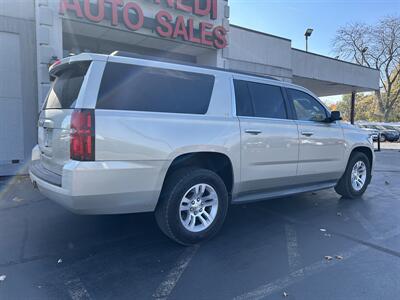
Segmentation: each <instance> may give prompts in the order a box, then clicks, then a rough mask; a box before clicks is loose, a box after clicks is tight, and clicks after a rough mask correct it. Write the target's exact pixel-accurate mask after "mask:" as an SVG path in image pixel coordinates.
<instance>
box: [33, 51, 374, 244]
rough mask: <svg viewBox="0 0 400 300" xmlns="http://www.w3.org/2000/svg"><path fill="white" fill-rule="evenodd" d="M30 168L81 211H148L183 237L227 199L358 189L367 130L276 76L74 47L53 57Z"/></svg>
mask: <svg viewBox="0 0 400 300" xmlns="http://www.w3.org/2000/svg"><path fill="white" fill-rule="evenodd" d="M50 74H51V76H52V77H53V78H54V82H53V85H52V89H51V90H50V92H49V94H48V96H47V99H46V101H45V103H44V107H43V109H42V111H41V113H40V118H39V142H38V145H37V146H36V147H35V148H34V149H33V151H32V164H31V167H30V176H31V180H32V182H33V183H34V185H35V186H37V187H38V188H39V190H40V191H41V192H42V193H43V194H44V195H45V196H47V197H48V198H50V199H52V200H54V201H56V202H58V203H60V204H61V205H63V206H65V207H66V208H68V209H70V210H72V211H74V212H76V213H80V214H121V213H134V212H150V211H155V215H156V220H157V223H158V224H159V226H160V228H161V229H162V231H163V232H164V233H165V234H166V235H167V236H169V237H170V238H172V239H173V240H175V241H177V242H179V243H181V244H185V245H188V244H193V243H197V242H199V241H201V240H204V239H206V238H209V237H211V236H212V235H214V234H215V233H216V232H218V230H219V229H220V228H221V226H222V224H223V222H224V219H225V216H226V214H227V211H228V206H229V205H230V204H236V203H243V202H248V201H256V200H264V199H268V198H276V197H282V196H287V195H291V194H297V193H302V192H308V191H315V190H320V189H326V188H332V187H335V190H336V191H337V192H338V193H339V194H340V195H342V196H344V197H348V198H354V197H359V196H361V195H362V194H363V193H364V192H365V190H366V188H367V186H368V184H369V183H370V180H371V168H372V163H373V160H374V152H373V146H372V140H371V138H370V137H369V135H368V133H364V132H363V131H362V130H361V129H358V128H356V127H353V126H351V125H346V124H344V123H341V122H340V114H339V113H338V112H329V110H328V109H327V108H326V107H325V106H324V105H323V104H322V103H321V102H320V101H319V100H318V98H317V97H316V96H315V95H313V94H312V93H311V92H310V91H308V90H306V89H304V88H302V87H299V86H296V85H293V84H290V83H285V82H281V81H278V80H274V79H272V78H265V77H257V76H253V75H249V74H243V73H239V72H230V71H226V70H221V69H213V68H206V67H198V66H192V65H184V64H176V63H171V62H165V61H157V60H149V59H144V58H140V57H133V56H130V55H129V54H125V53H120V52H115V53H113V54H112V55H98V54H87V53H85V54H80V55H77V56H73V57H69V58H65V59H63V60H61V61H60V62H59V63H58V64H56V65H53V66H52V67H51V68H50Z"/></svg>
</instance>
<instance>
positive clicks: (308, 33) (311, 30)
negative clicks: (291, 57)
mask: <svg viewBox="0 0 400 300" xmlns="http://www.w3.org/2000/svg"><path fill="white" fill-rule="evenodd" d="M313 31H314V29H312V28H307V30H306V32H305V33H304V36H305V37H306V52H308V38H309V37H310V36H311V34H312V33H313Z"/></svg>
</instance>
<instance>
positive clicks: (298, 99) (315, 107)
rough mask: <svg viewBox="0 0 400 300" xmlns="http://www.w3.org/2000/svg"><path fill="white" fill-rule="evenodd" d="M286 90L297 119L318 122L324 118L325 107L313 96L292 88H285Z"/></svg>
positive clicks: (325, 115)
mask: <svg viewBox="0 0 400 300" xmlns="http://www.w3.org/2000/svg"><path fill="white" fill-rule="evenodd" d="M287 92H288V94H289V97H290V98H291V99H292V101H293V105H294V109H295V111H296V115H297V119H298V120H302V121H317V122H320V121H323V120H325V119H326V117H327V114H326V109H325V108H324V107H323V106H322V104H321V103H319V102H318V101H317V100H316V99H314V97H312V96H310V95H308V94H307V93H304V92H302V91H298V90H294V89H287Z"/></svg>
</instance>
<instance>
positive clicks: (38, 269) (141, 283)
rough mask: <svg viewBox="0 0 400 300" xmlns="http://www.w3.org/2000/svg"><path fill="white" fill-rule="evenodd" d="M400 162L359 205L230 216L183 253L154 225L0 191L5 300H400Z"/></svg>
mask: <svg viewBox="0 0 400 300" xmlns="http://www.w3.org/2000/svg"><path fill="white" fill-rule="evenodd" d="M399 216H400V152H399V151H398V150H384V151H383V152H381V153H377V163H376V165H375V173H374V177H373V181H372V184H371V185H370V187H369V189H368V190H367V192H366V194H365V196H364V197H363V199H358V200H348V199H341V198H340V197H339V196H338V195H337V194H336V193H335V192H334V191H333V190H328V191H319V192H315V193H307V194H302V195H300V196H293V197H289V198H284V199H274V200H269V201H266V202H260V203H255V204H247V205H239V206H233V207H231V209H230V212H229V215H228V218H227V220H226V223H225V226H224V227H223V230H222V232H221V233H220V234H219V235H218V236H217V237H216V238H214V239H212V240H211V241H208V242H207V243H204V244H202V245H198V246H194V247H189V248H184V247H181V246H179V245H177V244H175V243H173V242H171V241H170V240H169V239H167V238H166V237H164V235H163V234H162V233H161V232H160V231H159V229H158V228H157V225H156V223H155V221H154V218H153V215H152V214H136V215H120V216H79V215H74V214H72V213H70V212H68V211H66V210H64V209H63V208H62V207H59V206H58V205H57V204H54V203H53V202H51V201H49V200H47V199H45V198H44V197H43V196H41V195H40V194H39V193H38V192H37V191H35V190H33V188H32V186H31V184H30V182H29V179H28V178H26V177H19V178H3V179H2V180H0V245H1V246H0V299H73V300H76V299H166V298H169V299H283V298H284V299H399V298H400V276H399V274H400V222H399V220H400V217H399Z"/></svg>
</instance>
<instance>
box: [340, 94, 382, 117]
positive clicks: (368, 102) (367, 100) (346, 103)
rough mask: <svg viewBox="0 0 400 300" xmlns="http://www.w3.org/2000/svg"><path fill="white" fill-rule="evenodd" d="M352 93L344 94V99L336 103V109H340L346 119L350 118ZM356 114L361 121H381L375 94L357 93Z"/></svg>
mask: <svg viewBox="0 0 400 300" xmlns="http://www.w3.org/2000/svg"><path fill="white" fill-rule="evenodd" d="M350 102H351V95H343V97H342V100H340V101H339V102H338V103H337V104H336V110H338V111H340V113H341V115H342V117H343V119H344V120H346V121H349V120H350ZM355 109H356V116H355V119H356V120H359V121H370V122H373V121H380V115H379V113H378V112H379V109H378V107H377V105H376V102H375V100H374V95H373V94H357V97H356V107H355Z"/></svg>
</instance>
